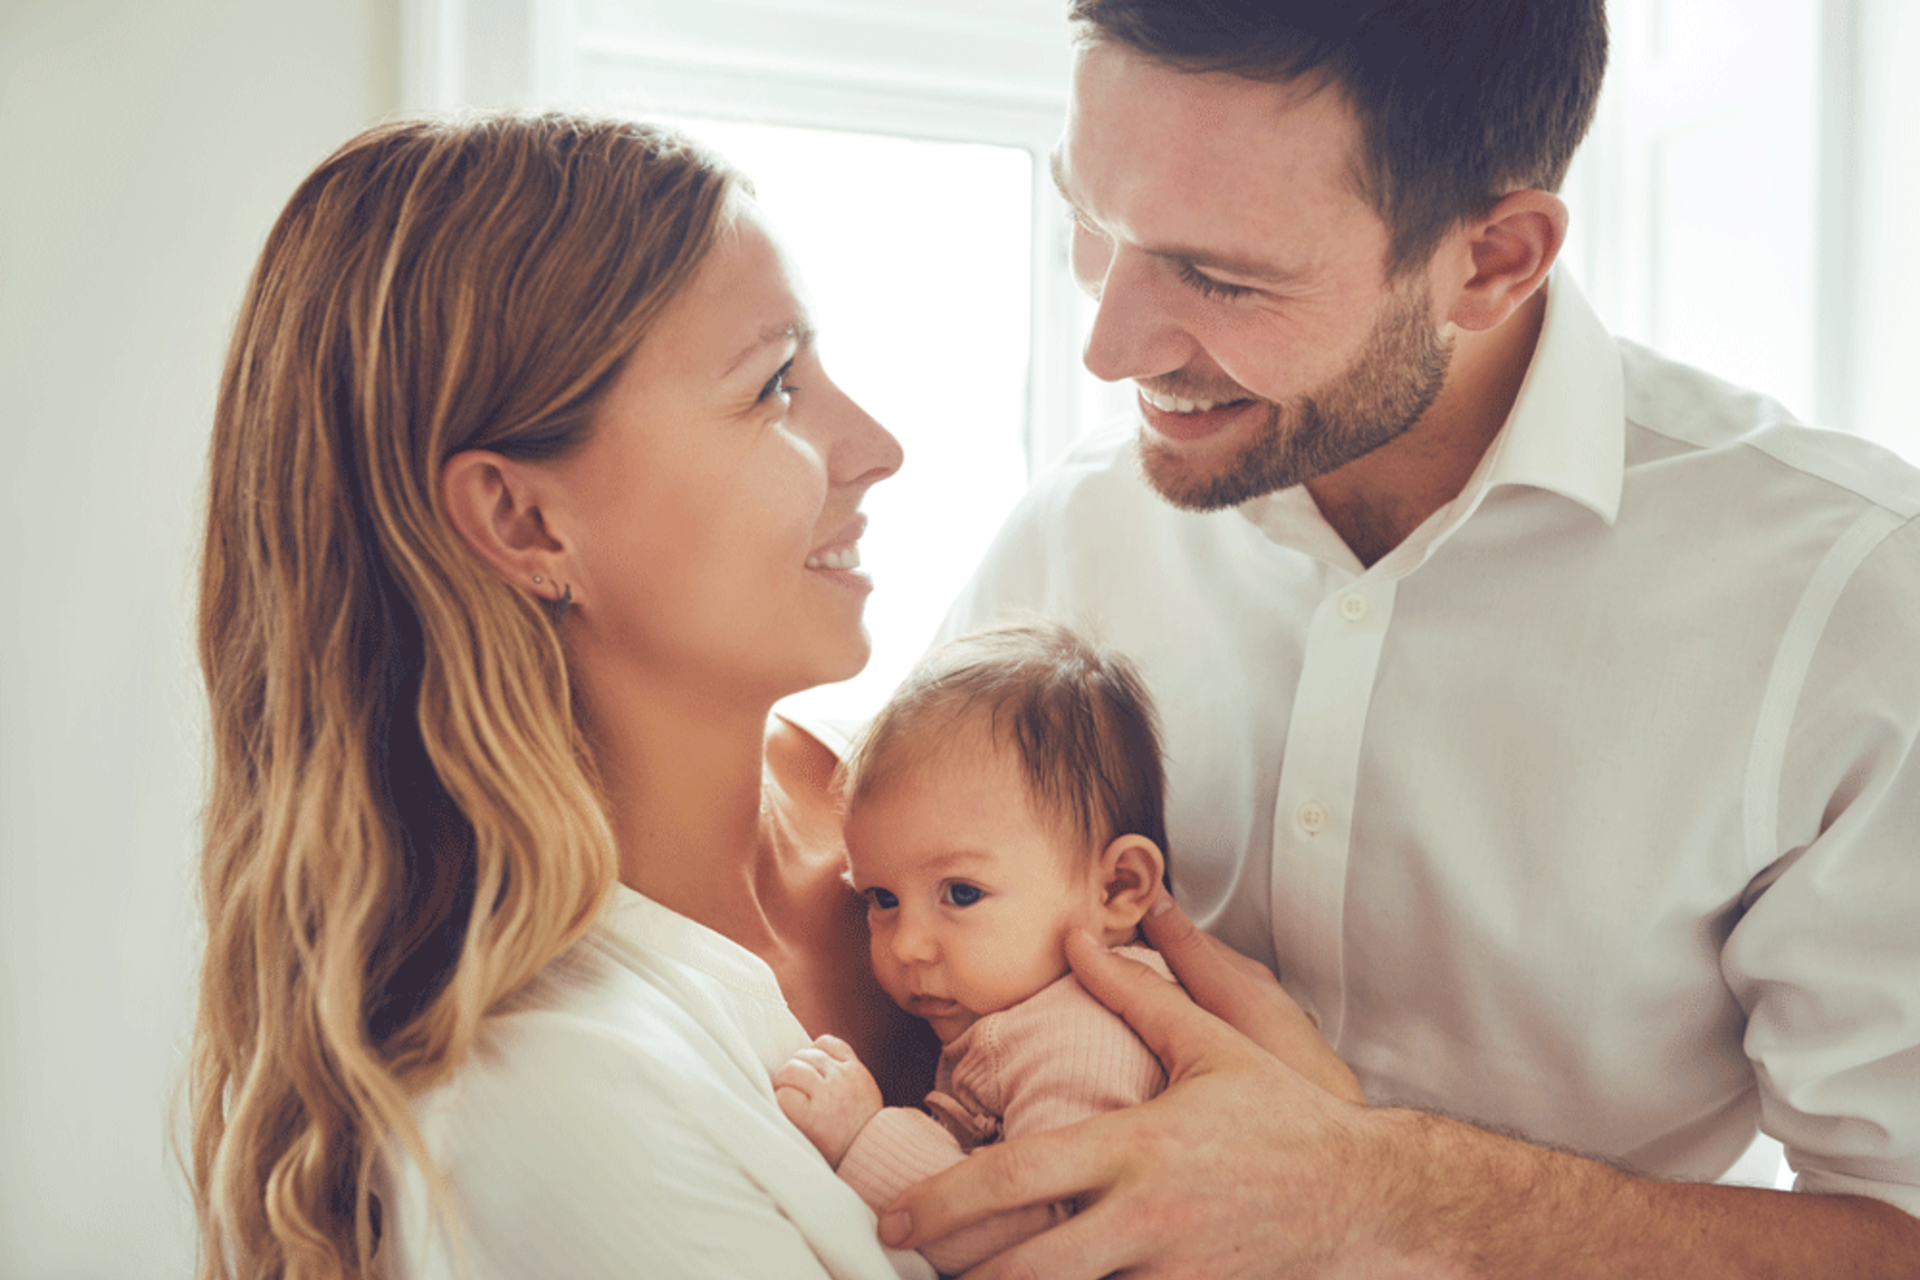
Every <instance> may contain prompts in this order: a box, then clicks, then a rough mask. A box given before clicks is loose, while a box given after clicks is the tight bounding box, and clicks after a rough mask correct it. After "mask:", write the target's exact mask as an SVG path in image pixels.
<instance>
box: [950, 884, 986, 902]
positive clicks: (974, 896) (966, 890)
mask: <svg viewBox="0 0 1920 1280" xmlns="http://www.w3.org/2000/svg"><path fill="white" fill-rule="evenodd" d="M986 896H987V891H986V890H985V889H982V888H980V886H978V885H972V884H950V885H948V886H947V901H949V902H951V903H952V904H953V905H954V906H956V907H970V906H972V905H973V904H974V903H976V902H978V901H980V899H982V898H984V897H986Z"/></svg>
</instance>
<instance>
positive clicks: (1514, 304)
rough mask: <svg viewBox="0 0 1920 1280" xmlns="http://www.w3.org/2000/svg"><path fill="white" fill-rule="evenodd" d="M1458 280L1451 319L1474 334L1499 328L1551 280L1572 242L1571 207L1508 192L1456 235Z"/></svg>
mask: <svg viewBox="0 0 1920 1280" xmlns="http://www.w3.org/2000/svg"><path fill="white" fill-rule="evenodd" d="M1455 236H1456V237H1458V239H1457V241H1456V243H1455V245H1454V246H1453V251H1454V254H1455V259H1454V261H1455V269H1456V271H1457V275H1456V278H1457V279H1458V278H1464V279H1465V283H1464V284H1462V285H1460V286H1459V288H1458V292H1457V293H1456V295H1455V296H1454V299H1453V306H1452V308H1451V309H1450V310H1449V312H1448V314H1447V319H1448V320H1450V321H1452V322H1453V323H1454V324H1457V325H1459V326H1460V327H1461V328H1462V329H1466V330H1468V331H1470V332H1482V331H1485V330H1487V329H1492V328H1496V327H1498V326H1499V325H1500V324H1501V323H1502V322H1503V321H1505V320H1506V318H1507V317H1508V316H1510V315H1512V314H1513V313H1514V312H1515V311H1517V310H1519V308H1520V304H1521V303H1523V302H1525V301H1526V300H1527V299H1528V298H1531V297H1532V296H1533V294H1534V291H1535V290H1537V289H1539V287H1540V286H1541V284H1542V283H1544V282H1545V281H1546V278H1547V272H1548V271H1549V270H1551V269H1552V267H1553V264H1554V260H1555V259H1557V258H1558V257H1559V256H1560V247H1561V246H1562V245H1563V244H1565V243H1566V240H1567V206H1566V205H1565V204H1564V203H1563V202H1562V201H1561V199H1560V197H1559V196H1556V195H1554V194H1553V193H1552V192H1550V191H1539V190H1533V189H1528V190H1523V191H1512V192H1508V193H1507V194H1506V195H1505V196H1503V197H1501V199H1500V202H1499V203H1498V204H1496V205H1494V206H1493V208H1492V210H1491V211H1489V212H1488V213H1487V214H1485V215H1484V216H1482V217H1479V218H1474V219H1470V220H1469V221H1468V222H1466V223H1464V224H1463V225H1462V226H1461V227H1460V228H1458V229H1457V230H1456V232H1455Z"/></svg>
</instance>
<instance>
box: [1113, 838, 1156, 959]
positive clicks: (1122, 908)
mask: <svg viewBox="0 0 1920 1280" xmlns="http://www.w3.org/2000/svg"><path fill="white" fill-rule="evenodd" d="M1166 869H1167V859H1166V856H1165V855H1164V854H1162V853H1161V852H1160V846H1159V845H1157V844H1155V843H1154V842H1153V841H1151V840H1149V839H1147V838H1146V837H1145V836H1137V835H1125V836H1116V837H1115V838H1114V839H1113V840H1112V841H1110V842H1109V843H1108V845H1107V847H1106V848H1105V849H1104V850H1102V851H1101V853H1100V883H1101V886H1102V898H1101V903H1100V915H1101V922H1102V923H1103V924H1104V925H1105V926H1106V927H1107V929H1108V931H1109V932H1112V933H1118V934H1120V935H1122V937H1123V938H1126V937H1131V936H1132V935H1133V929H1134V926H1135V925H1137V924H1139V923H1140V920H1141V917H1143V916H1145V915H1146V914H1147V907H1148V906H1149V905H1151V904H1152V902H1153V898H1154V895H1155V894H1156V893H1158V892H1159V891H1160V877H1161V876H1162V875H1163V874H1164V873H1165V872H1166Z"/></svg>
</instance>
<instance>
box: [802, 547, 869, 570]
mask: <svg viewBox="0 0 1920 1280" xmlns="http://www.w3.org/2000/svg"><path fill="white" fill-rule="evenodd" d="M859 567H860V548H858V547H841V548H840V549H839V550H838V551H822V552H821V553H820V554H819V555H817V556H808V557H807V568H809V569H858V568H859Z"/></svg>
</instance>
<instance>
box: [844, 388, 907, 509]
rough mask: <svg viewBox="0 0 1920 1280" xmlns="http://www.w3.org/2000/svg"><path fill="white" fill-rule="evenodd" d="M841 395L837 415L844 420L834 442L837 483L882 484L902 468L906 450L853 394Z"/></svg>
mask: <svg viewBox="0 0 1920 1280" xmlns="http://www.w3.org/2000/svg"><path fill="white" fill-rule="evenodd" d="M836 390H838V389H837V388H836ZM839 395H840V401H841V403H840V404H839V405H838V406H837V416H838V417H839V419H840V420H839V422H838V423H837V424H836V425H837V427H838V431H837V435H836V439H835V440H834V444H833V479H834V483H836V484H846V485H875V484H878V483H880V481H882V480H885V479H886V478H887V477H888V476H890V475H892V474H893V473H894V472H896V471H898V470H899V469H900V464H901V462H902V461H903V460H904V459H905V453H904V451H903V450H902V449H901V448H900V442H899V441H898V440H896V439H895V438H894V435H893V433H892V432H891V431H888V430H887V429H886V428H885V427H883V426H881V425H880V424H879V422H877V421H875V420H874V418H873V415H871V414H869V413H868V412H867V411H866V410H865V409H862V408H861V407H860V405H859V404H858V402H856V401H855V400H854V398H853V397H852V396H849V395H847V394H846V393H845V392H844V391H842V392H839Z"/></svg>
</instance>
